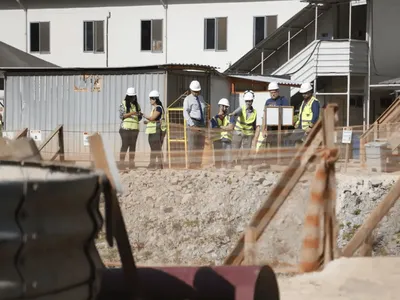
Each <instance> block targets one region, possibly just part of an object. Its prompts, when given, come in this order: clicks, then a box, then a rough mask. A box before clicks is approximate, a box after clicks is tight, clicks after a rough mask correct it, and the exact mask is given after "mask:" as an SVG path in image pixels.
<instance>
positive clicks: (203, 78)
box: [168, 71, 211, 107]
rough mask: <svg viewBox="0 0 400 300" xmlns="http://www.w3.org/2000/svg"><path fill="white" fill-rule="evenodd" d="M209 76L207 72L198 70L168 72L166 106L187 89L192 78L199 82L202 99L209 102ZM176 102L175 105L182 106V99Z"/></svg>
mask: <svg viewBox="0 0 400 300" xmlns="http://www.w3.org/2000/svg"><path fill="white" fill-rule="evenodd" d="M210 76H211V75H209V74H207V73H198V72H178V71H175V72H171V71H170V72H168V106H169V105H171V104H172V103H173V102H174V101H175V100H176V99H177V98H178V97H179V96H180V95H182V94H183V93H184V92H186V91H187V90H188V89H189V85H190V82H191V81H192V80H198V81H199V82H200V85H201V94H202V95H203V97H204V100H205V101H206V102H207V103H210V101H211V99H210ZM176 104H177V107H183V101H182V102H181V103H176Z"/></svg>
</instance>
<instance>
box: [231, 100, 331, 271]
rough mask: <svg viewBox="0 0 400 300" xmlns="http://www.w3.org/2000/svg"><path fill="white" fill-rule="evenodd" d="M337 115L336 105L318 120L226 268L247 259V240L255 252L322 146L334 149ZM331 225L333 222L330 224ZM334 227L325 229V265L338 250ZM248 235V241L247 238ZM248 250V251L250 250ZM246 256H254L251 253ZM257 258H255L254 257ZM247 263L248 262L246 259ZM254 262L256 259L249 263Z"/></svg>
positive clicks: (240, 241) (256, 214) (259, 210)
mask: <svg viewBox="0 0 400 300" xmlns="http://www.w3.org/2000/svg"><path fill="white" fill-rule="evenodd" d="M337 111H338V107H337V105H335V104H329V105H328V106H327V108H326V110H325V112H324V114H325V116H324V118H323V120H319V121H318V122H317V123H316V124H315V126H314V127H313V129H312V130H311V132H310V133H309V135H308V137H307V140H306V141H305V143H304V144H303V145H302V146H301V147H300V149H299V150H298V151H297V153H296V155H295V157H294V158H293V159H292V161H291V163H290V165H289V166H288V168H287V169H286V170H285V172H284V173H283V174H282V175H281V178H280V179H279V181H278V183H277V184H276V185H275V187H274V188H273V190H272V191H271V192H270V194H269V195H268V197H267V199H266V200H265V201H264V203H263V204H262V206H261V208H260V209H258V210H257V212H256V213H255V214H254V215H253V218H252V220H251V221H250V224H249V228H251V230H249V231H246V232H247V233H245V234H243V235H242V236H241V237H240V239H239V241H238V242H237V244H236V246H235V247H234V249H233V250H232V251H231V252H230V254H229V255H228V256H227V258H226V259H225V262H224V263H225V264H227V265H240V264H241V263H242V262H243V261H244V259H245V253H244V252H245V251H244V249H245V247H246V245H245V239H246V240H247V241H251V244H252V246H251V248H252V249H253V248H254V245H253V244H254V243H255V242H256V241H257V240H258V239H259V238H260V237H261V235H262V233H263V232H264V231H265V229H266V228H267V226H268V225H269V224H270V222H271V221H272V219H273V217H274V216H275V215H276V213H277V212H278V210H279V208H280V207H281V206H282V204H283V203H284V202H285V200H286V198H287V197H288V196H289V194H290V192H291V191H292V190H293V188H294V187H295V185H296V184H297V182H298V181H299V179H300V178H301V176H302V175H303V174H304V172H305V171H306V169H307V166H308V164H309V163H311V162H312V161H314V159H315V158H316V157H317V154H316V151H317V149H318V148H320V146H321V143H322V145H323V146H324V147H326V148H333V147H334V130H335V121H336V120H335V114H336V113H337ZM331 221H332V220H331ZM335 226H336V225H335V224H334V223H332V222H331V223H329V224H328V223H327V224H325V225H324V231H325V236H324V238H325V241H321V242H323V244H324V245H325V248H324V254H325V257H324V258H323V259H324V261H325V263H327V262H328V261H329V260H331V259H332V258H333V254H332V253H333V252H334V251H335V250H336V240H334V239H332V235H331V233H332V232H333V231H334V229H333V228H332V227H335ZM246 235H247V238H246V237H245V236H246ZM247 248H248V247H247ZM246 252H252V251H251V250H248V251H246ZM252 256H254V254H252ZM246 260H247V259H246ZM250 260H251V261H254V259H250Z"/></svg>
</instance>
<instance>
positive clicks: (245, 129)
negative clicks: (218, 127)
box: [235, 105, 257, 135]
mask: <svg viewBox="0 0 400 300" xmlns="http://www.w3.org/2000/svg"><path fill="white" fill-rule="evenodd" d="M246 110H247V107H246V105H243V106H242V114H241V115H240V116H239V118H238V119H237V121H236V125H235V130H237V131H241V132H242V133H243V134H244V135H254V128H253V123H254V121H255V120H256V118H257V111H256V110H255V108H253V112H252V113H251V115H250V117H249V118H248V119H247V111H246Z"/></svg>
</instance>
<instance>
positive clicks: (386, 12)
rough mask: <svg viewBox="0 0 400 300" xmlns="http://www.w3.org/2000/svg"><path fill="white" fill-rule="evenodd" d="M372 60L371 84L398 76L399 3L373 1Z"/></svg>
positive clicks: (393, 0)
mask: <svg viewBox="0 0 400 300" xmlns="http://www.w3.org/2000/svg"><path fill="white" fill-rule="evenodd" d="M370 2H372V10H373V11H372V12H373V26H372V27H373V28H372V29H373V30H372V40H373V43H372V59H373V63H372V66H371V69H372V72H373V74H372V75H373V83H378V82H380V81H382V80H386V79H387V78H397V77H399V75H400V71H399V70H400V60H399V50H398V49H399V46H400V31H399V30H398V27H399V24H398V15H399V13H400V1H398V0H379V1H377V0H373V1H370Z"/></svg>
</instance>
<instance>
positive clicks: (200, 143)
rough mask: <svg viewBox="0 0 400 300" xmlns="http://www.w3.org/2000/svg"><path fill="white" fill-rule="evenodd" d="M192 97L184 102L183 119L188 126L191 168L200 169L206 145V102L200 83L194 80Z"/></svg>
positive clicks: (189, 96)
mask: <svg viewBox="0 0 400 300" xmlns="http://www.w3.org/2000/svg"><path fill="white" fill-rule="evenodd" d="M189 89H190V95H188V96H187V97H186V98H185V100H183V117H184V119H185V120H186V124H187V137H188V153H189V155H188V158H189V168H200V167H201V162H202V158H203V150H204V145H205V131H204V129H203V128H205V127H206V102H205V101H204V99H203V96H201V95H200V91H201V86H200V82H198V81H197V80H193V81H192V82H191V83H190V86H189Z"/></svg>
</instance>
